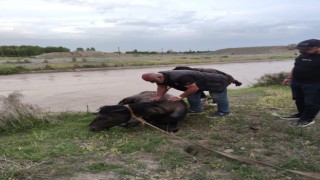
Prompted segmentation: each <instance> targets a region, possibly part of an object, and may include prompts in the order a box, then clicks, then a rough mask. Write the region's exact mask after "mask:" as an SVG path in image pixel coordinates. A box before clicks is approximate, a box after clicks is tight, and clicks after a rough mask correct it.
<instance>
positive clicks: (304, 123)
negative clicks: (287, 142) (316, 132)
mask: <svg viewBox="0 0 320 180" xmlns="http://www.w3.org/2000/svg"><path fill="white" fill-rule="evenodd" d="M314 123H315V122H314V121H313V120H311V121H305V120H298V121H296V122H294V123H292V124H291V126H294V127H307V126H310V125H312V124H314Z"/></svg>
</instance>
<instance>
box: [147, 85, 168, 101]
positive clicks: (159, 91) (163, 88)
mask: <svg viewBox="0 0 320 180" xmlns="http://www.w3.org/2000/svg"><path fill="white" fill-rule="evenodd" d="M169 89H170V88H169V87H168V86H165V85H157V96H156V97H153V98H150V100H151V101H159V100H161V99H163V96H164V94H166V92H167V91H168V90H169Z"/></svg>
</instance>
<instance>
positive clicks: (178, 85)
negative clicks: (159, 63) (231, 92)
mask: <svg viewBox="0 0 320 180" xmlns="http://www.w3.org/2000/svg"><path fill="white" fill-rule="evenodd" d="M142 79H144V80H145V81H148V82H151V83H156V84H157V96H156V97H154V98H153V99H152V100H154V101H158V100H161V99H162V98H163V95H164V94H165V93H166V92H167V91H168V90H169V89H170V88H171V87H172V88H175V89H177V90H180V91H184V92H183V93H182V94H181V95H180V96H179V97H172V98H170V99H169V100H171V101H178V100H182V99H183V98H187V99H188V102H189V104H190V108H189V114H200V113H202V112H203V108H202V104H201V92H203V91H209V93H210V95H211V96H213V99H215V100H216V102H217V105H218V111H217V112H216V113H214V114H210V115H209V117H211V118H216V117H224V116H227V115H229V114H230V107H229V102H228V98H227V86H229V85H230V84H231V83H235V84H236V85H241V83H240V82H239V81H237V80H234V79H233V77H232V76H230V75H228V74H226V73H223V72H221V71H217V70H214V69H202V68H189V67H187V68H186V69H180V70H169V71H161V72H158V73H145V74H143V75H142Z"/></svg>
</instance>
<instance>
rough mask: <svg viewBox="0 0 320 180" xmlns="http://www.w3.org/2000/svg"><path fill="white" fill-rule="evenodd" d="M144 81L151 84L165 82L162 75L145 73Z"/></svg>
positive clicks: (143, 75)
mask: <svg viewBox="0 0 320 180" xmlns="http://www.w3.org/2000/svg"><path fill="white" fill-rule="evenodd" d="M142 79H143V80H145V81H148V82H151V83H162V82H163V80H164V78H163V74H161V73H145V74H142Z"/></svg>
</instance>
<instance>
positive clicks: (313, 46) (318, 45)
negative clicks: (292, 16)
mask: <svg viewBox="0 0 320 180" xmlns="http://www.w3.org/2000/svg"><path fill="white" fill-rule="evenodd" d="M296 49H298V50H299V52H300V53H302V54H318V53H319V52H320V40H318V39H308V40H305V41H302V42H300V43H298V44H297V46H296Z"/></svg>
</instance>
